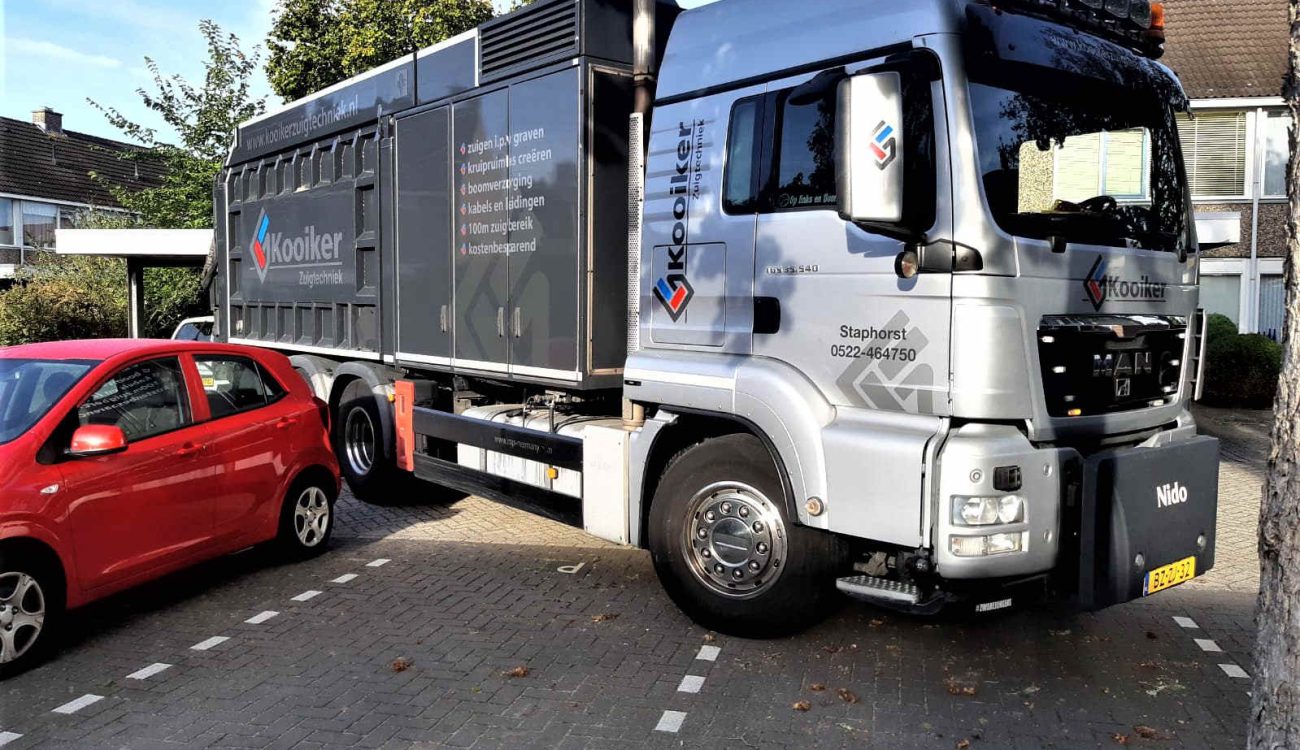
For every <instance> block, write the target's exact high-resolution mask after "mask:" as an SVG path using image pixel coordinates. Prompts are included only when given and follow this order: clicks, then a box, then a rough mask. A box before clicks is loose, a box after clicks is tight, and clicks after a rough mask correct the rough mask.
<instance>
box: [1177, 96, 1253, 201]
mask: <svg viewBox="0 0 1300 750" xmlns="http://www.w3.org/2000/svg"><path fill="white" fill-rule="evenodd" d="M1178 137H1179V139H1180V140H1181V141H1182V143H1183V160H1184V161H1185V162H1186V164H1187V180H1188V182H1189V183H1191V188H1192V197H1193V198H1241V197H1244V196H1245V195H1246V113H1245V112H1197V113H1195V115H1194V116H1193V117H1188V116H1187V115H1179V116H1178Z"/></svg>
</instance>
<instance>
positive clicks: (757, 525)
mask: <svg viewBox="0 0 1300 750" xmlns="http://www.w3.org/2000/svg"><path fill="white" fill-rule="evenodd" d="M754 533H755V534H762V533H763V522H762V521H755V522H754Z"/></svg>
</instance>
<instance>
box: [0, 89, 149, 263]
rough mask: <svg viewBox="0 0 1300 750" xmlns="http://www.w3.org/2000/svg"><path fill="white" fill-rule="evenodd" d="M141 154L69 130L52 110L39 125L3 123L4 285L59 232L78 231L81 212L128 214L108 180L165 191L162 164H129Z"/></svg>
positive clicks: (0, 230) (0, 215)
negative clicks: (76, 225) (76, 224)
mask: <svg viewBox="0 0 1300 750" xmlns="http://www.w3.org/2000/svg"><path fill="white" fill-rule="evenodd" d="M139 150H140V147H138V146H133V145H131V144H128V143H122V142H119V141H113V140H109V139H107V138H100V137H97V136H93V135H87V134H85V133H77V132H74V131H71V130H64V129H63V116H62V115H60V114H59V113H58V112H55V111H54V110H51V109H49V108H45V109H39V110H36V111H35V112H33V113H32V120H31V122H25V121H23V120H15V119H11V118H8V117H0V283H4V282H3V280H4V279H8V278H12V276H13V272H14V269H15V268H16V267H17V266H18V265H19V264H21V263H23V262H25V261H26V260H29V259H30V257H31V253H33V252H39V251H43V250H51V249H53V248H54V230H55V228H56V227H60V226H62V227H65V228H66V227H69V226H71V225H72V224H73V222H74V221H75V219H76V216H77V214H78V213H82V212H86V211H89V210H92V209H94V210H104V211H122V206H121V205H120V204H119V203H118V202H117V201H116V200H114V198H113V195H112V193H111V192H110V191H109V190H108V188H107V187H105V185H104V184H103V182H101V181H100V180H104V181H107V182H109V183H111V184H114V185H120V186H122V187H125V188H128V189H140V188H146V187H151V186H155V185H158V184H159V183H160V182H161V180H162V173H163V166H162V164H161V163H159V162H158V161H157V160H155V159H123V158H121V156H122V154H124V153H128V152H135V151H139ZM91 173H94V174H96V175H98V176H99V178H100V179H99V180H97V179H95V178H93V177H91Z"/></svg>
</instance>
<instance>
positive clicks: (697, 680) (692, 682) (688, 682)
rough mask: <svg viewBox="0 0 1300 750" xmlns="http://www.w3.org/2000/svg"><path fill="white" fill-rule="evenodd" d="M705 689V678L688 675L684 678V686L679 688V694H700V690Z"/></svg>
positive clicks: (681, 685)
mask: <svg viewBox="0 0 1300 750" xmlns="http://www.w3.org/2000/svg"><path fill="white" fill-rule="evenodd" d="M702 687H704V678H703V677H700V676H698V675H693V674H688V675H686V676H685V677H683V678H682V684H680V685H678V686H677V692H679V693H698V692H700V688H702Z"/></svg>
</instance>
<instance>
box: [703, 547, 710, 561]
mask: <svg viewBox="0 0 1300 750" xmlns="http://www.w3.org/2000/svg"><path fill="white" fill-rule="evenodd" d="M700 557H703V558H704V559H706V560H707V559H708V558H710V557H713V553H712V552H710V551H709V550H708V548H707V547H706V548H705V549H702V550H700Z"/></svg>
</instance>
